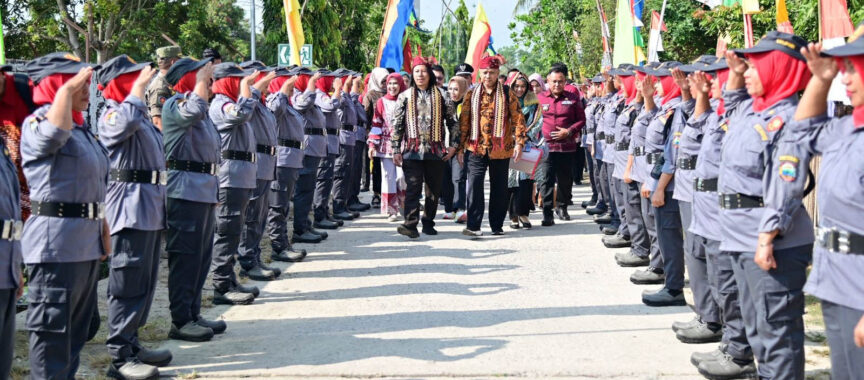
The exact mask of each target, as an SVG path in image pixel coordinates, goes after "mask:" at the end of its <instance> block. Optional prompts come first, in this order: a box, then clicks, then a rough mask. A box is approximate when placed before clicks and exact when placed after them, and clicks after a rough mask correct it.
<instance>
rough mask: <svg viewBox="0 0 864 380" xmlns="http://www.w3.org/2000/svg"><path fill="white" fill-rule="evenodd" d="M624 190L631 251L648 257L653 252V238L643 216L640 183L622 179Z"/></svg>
mask: <svg viewBox="0 0 864 380" xmlns="http://www.w3.org/2000/svg"><path fill="white" fill-rule="evenodd" d="M621 185H622V187H623V190H624V199H625V202H624V208H625V210H626V211H625V215H627V218H626V219H627V230H628V231H629V232H630V244H631V245H630V252H632V253H633V254H634V255H636V256H639V257H648V254H649V253H650V252H651V239H650V238H649V237H648V230H647V229H646V228H645V220H644V219H643V217H642V202H641V201H640V200H639V199H640V198H641V197H642V196H641V195H640V194H639V184H638V183H637V182H636V181H631V182H630V183H626V182H624V181H621Z"/></svg>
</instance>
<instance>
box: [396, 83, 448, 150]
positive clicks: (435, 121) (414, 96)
mask: <svg viewBox="0 0 864 380" xmlns="http://www.w3.org/2000/svg"><path fill="white" fill-rule="evenodd" d="M419 96H420V94H419V92H418V90H417V88H416V87H415V88H412V90H411V96H410V97H409V98H408V114H407V115H406V117H405V119H406V120H405V124H406V125H405V134H406V135H407V137H406V139H405V143H404V144H405V145H404V147H405V149H404V150H412V151H415V152H417V151H418V150H419V149H420V122H419V121H418V112H417V100H418V98H419ZM429 97H430V101H431V102H432V105H431V108H432V117H431V121H430V124H429V129H430V131H429V133H430V136H429V146H430V148H431V150H432V152H431V153H433V154H438V153H440V152H443V151H444V98H443V97H442V96H441V92H439V91H438V90H437V89H436V88H434V87H432V88H430V89H429Z"/></svg>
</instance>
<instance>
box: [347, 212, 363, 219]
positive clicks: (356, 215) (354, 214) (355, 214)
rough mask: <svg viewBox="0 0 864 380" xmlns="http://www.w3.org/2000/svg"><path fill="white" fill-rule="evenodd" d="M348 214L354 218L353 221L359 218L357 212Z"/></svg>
mask: <svg viewBox="0 0 864 380" xmlns="http://www.w3.org/2000/svg"><path fill="white" fill-rule="evenodd" d="M349 214H351V216H352V217H354V219H359V218H360V213H359V212H357V211H351V212H349Z"/></svg>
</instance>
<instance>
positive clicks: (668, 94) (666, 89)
mask: <svg viewBox="0 0 864 380" xmlns="http://www.w3.org/2000/svg"><path fill="white" fill-rule="evenodd" d="M660 86H662V87H663V101H662V102H660V105H666V103H668V102H669V101H670V100H672V99H675V98H677V97H679V96H681V87H678V84H677V83H675V78H672V76H671V75H667V76H663V77H660Z"/></svg>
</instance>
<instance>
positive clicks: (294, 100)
mask: <svg viewBox="0 0 864 380" xmlns="http://www.w3.org/2000/svg"><path fill="white" fill-rule="evenodd" d="M296 75H297V80H296V81H295V82H294V95H292V97H291V105H292V106H293V107H294V109H296V110H297V111H298V112H299V113H300V114H301V115H302V116H303V118H305V119H306V121H307V122H308V123H309V124H308V126H305V127H304V128H303V135H304V136H303V146H304V156H303V168H302V169H300V172H299V173H298V176H297V185H296V187H295V192H294V234H293V236H292V238H291V240H292V241H294V242H299V243H320V242H321V240H323V239H326V238H327V233H326V232H324V231H318V230H316V229H315V228H313V226H312V223H311V222H310V221H309V210H311V209H312V205H313V199H314V196H315V185H316V184H317V178H318V166H319V165H320V164H321V160H323V159H324V158H325V157H327V137H326V132H325V131H324V124H325V123H326V122H325V119H324V114H323V113H322V112H321V110H320V109H318V107H316V106H315V100H316V98H317V97H318V92H317V91H316V90H315V85H316V84H317V83H318V81H319V80H321V73H320V72H316V73H314V74H313V73H312V71H311V70H309V69H307V68H305V67H301V68H298V69H297V71H296Z"/></svg>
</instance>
